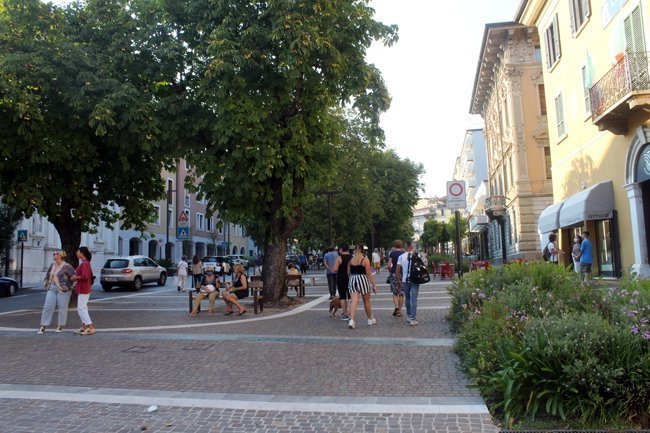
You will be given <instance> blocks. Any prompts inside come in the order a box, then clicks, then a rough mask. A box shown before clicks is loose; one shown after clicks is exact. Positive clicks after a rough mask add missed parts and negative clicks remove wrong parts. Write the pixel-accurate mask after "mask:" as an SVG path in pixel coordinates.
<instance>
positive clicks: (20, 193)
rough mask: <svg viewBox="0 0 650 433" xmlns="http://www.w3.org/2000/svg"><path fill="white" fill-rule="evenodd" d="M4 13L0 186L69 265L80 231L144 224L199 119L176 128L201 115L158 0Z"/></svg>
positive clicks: (9, 2) (21, 4) (31, 6)
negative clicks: (37, 222)
mask: <svg viewBox="0 0 650 433" xmlns="http://www.w3.org/2000/svg"><path fill="white" fill-rule="evenodd" d="M4 6H5V9H4V10H3V11H2V12H1V13H0V50H1V51H2V56H1V57H0V141H1V142H2V146H1V148H0V191H2V193H3V195H4V196H3V199H4V200H5V201H6V203H7V204H8V205H9V206H11V207H13V208H15V209H16V210H17V211H18V212H20V213H21V214H23V215H25V216H29V215H31V214H33V213H34V212H39V213H40V214H42V215H44V216H46V217H47V218H48V219H49V221H50V222H52V224H53V225H54V227H55V228H56V230H57V232H58V233H59V236H60V238H61V243H62V247H63V249H65V250H66V251H67V252H68V255H69V256H70V257H71V261H73V262H76V258H75V256H74V252H75V250H76V249H77V248H78V246H79V243H80V240H81V233H82V231H87V230H90V231H92V230H93V228H94V227H96V226H97V225H98V224H100V221H103V222H106V223H108V224H112V223H115V222H116V221H117V220H118V219H121V220H122V225H123V226H133V227H135V228H137V229H143V228H144V227H145V225H146V223H147V221H148V220H149V219H150V217H151V215H152V211H153V205H152V203H151V201H152V200H155V199H158V198H160V197H161V196H164V184H163V182H162V180H161V177H160V172H161V169H162V168H163V167H164V166H165V165H169V163H171V161H172V158H173V157H174V156H176V155H178V154H180V152H179V151H178V144H179V143H180V142H181V138H184V137H186V136H194V135H196V134H195V133H194V131H193V130H192V128H197V124H198V125H200V122H193V123H190V122H185V121H184V119H186V118H187V116H188V114H191V112H192V111H193V110H194V111H201V110H200V109H197V108H196V107H199V104H197V103H193V102H192V101H193V94H192V92H190V91H188V89H187V88H186V87H185V86H184V83H183V75H182V74H180V73H179V71H184V69H185V67H186V65H185V63H184V61H185V57H186V50H185V48H184V46H183V45H182V44H181V43H179V42H178V41H177V40H176V39H175V38H174V28H173V27H172V26H170V25H169V24H168V23H167V22H166V21H165V20H164V17H163V16H162V15H161V14H159V13H158V12H157V9H155V8H154V6H155V2H146V1H140V2H137V1H128V0H112V1H103V0H89V1H87V2H85V3H83V4H82V3H75V4H72V5H70V6H68V7H66V8H59V7H56V6H53V5H51V4H44V3H41V2H40V1H38V0H5V1H4ZM188 111H189V112H190V113H188ZM197 118H200V116H197ZM188 131H189V132H188Z"/></svg>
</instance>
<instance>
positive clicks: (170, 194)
mask: <svg viewBox="0 0 650 433" xmlns="http://www.w3.org/2000/svg"><path fill="white" fill-rule="evenodd" d="M176 191H177V190H175V189H171V188H170V185H169V183H168V184H167V208H166V209H165V212H167V224H166V227H167V240H166V241H165V259H167V260H170V257H169V250H168V249H167V245H169V207H170V206H171V205H172V193H174V192H176Z"/></svg>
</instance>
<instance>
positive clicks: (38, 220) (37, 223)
mask: <svg viewBox="0 0 650 433" xmlns="http://www.w3.org/2000/svg"><path fill="white" fill-rule="evenodd" d="M42 233H43V217H42V216H41V215H39V214H37V213H36V214H34V216H32V234H42Z"/></svg>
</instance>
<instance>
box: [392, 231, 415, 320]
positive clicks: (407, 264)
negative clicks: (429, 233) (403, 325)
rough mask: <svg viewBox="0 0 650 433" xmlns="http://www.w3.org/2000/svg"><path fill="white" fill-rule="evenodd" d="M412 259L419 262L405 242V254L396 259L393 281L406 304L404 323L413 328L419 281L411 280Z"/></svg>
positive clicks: (410, 245)
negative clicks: (400, 291)
mask: <svg viewBox="0 0 650 433" xmlns="http://www.w3.org/2000/svg"><path fill="white" fill-rule="evenodd" d="M414 259H417V261H421V260H420V259H419V257H418V256H417V253H414V252H413V244H412V243H411V241H407V242H406V252H405V253H404V254H402V255H401V256H399V258H398V259H397V269H396V270H395V279H396V280H397V285H398V288H403V289H404V298H405V299H404V300H405V303H406V321H407V323H408V324H409V325H410V326H415V325H417V324H418V321H417V320H416V319H415V316H416V314H417V311H418V292H419V291H420V284H419V282H418V281H419V279H417V278H413V277H415V275H413V272H412V270H413V263H414Z"/></svg>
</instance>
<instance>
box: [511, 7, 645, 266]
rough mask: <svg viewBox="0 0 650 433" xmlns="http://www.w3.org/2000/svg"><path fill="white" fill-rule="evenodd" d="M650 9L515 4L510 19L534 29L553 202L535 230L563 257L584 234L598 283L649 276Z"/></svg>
mask: <svg viewBox="0 0 650 433" xmlns="http://www.w3.org/2000/svg"><path fill="white" fill-rule="evenodd" d="M649 9H650V4H649V3H648V2H647V1H644V0H591V1H589V0H567V1H557V0H556V1H545V0H524V1H523V2H522V4H521V5H520V7H519V9H518V10H517V13H516V17H515V19H516V20H517V21H519V22H521V23H522V24H525V25H527V26H535V27H537V31H538V34H539V38H540V40H541V50H542V55H543V65H544V68H543V69H544V83H545V92H546V106H547V107H548V119H549V128H548V131H549V132H548V136H549V141H550V148H551V160H552V173H553V198H554V204H553V205H552V206H550V207H549V208H547V209H546V210H545V211H544V212H543V214H542V216H541V217H540V220H539V224H538V226H539V231H540V233H542V236H543V237H544V238H546V237H547V234H548V233H550V232H551V231H556V232H558V233H559V241H560V247H561V249H562V250H564V251H567V252H568V251H569V250H570V247H571V242H572V239H573V237H574V235H575V234H580V233H582V232H583V231H584V230H589V232H590V234H591V240H592V244H593V246H594V272H595V273H600V275H603V276H619V275H620V272H621V270H632V271H634V272H637V273H639V274H642V275H650V266H648V247H649V246H650V239H649V236H650V229H648V230H647V229H646V227H647V226H648V224H650V182H648V179H650V146H648V143H649V142H650V125H649V122H648V120H649V119H650V114H649V109H650V79H649V73H648V72H649V71H648V70H649V62H648V58H649V56H648V53H647V47H648V40H647V37H648V30H649V29H648V24H647V23H649V22H650V11H649ZM531 104H532V102H531ZM569 260H570V259H569V255H568V254H566V255H565V256H564V261H565V264H568V263H570V261H569Z"/></svg>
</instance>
